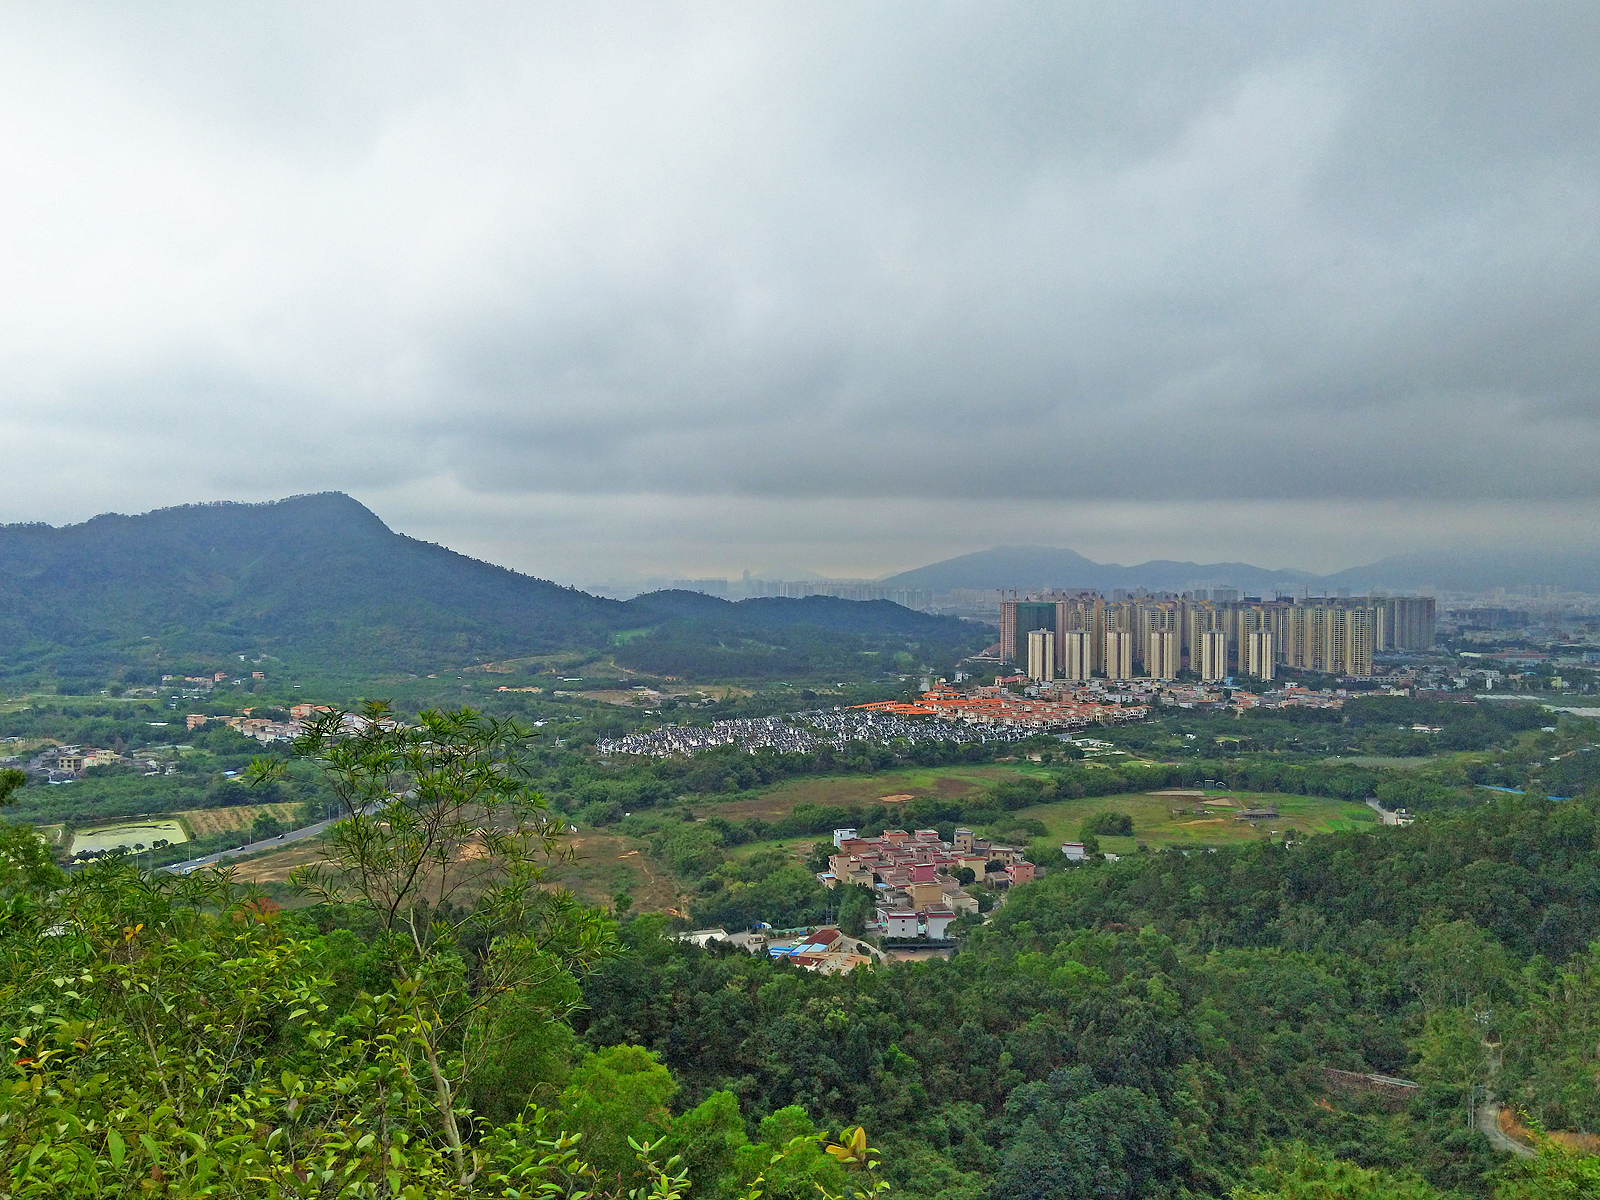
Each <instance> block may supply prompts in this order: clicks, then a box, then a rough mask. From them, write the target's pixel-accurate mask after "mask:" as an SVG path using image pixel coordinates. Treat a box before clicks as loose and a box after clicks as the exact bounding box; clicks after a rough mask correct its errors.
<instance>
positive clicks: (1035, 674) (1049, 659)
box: [1028, 629, 1056, 683]
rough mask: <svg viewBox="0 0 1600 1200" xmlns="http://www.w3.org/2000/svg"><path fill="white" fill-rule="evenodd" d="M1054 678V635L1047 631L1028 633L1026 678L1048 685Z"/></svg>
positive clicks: (1037, 630) (1036, 630) (1038, 630)
mask: <svg viewBox="0 0 1600 1200" xmlns="http://www.w3.org/2000/svg"><path fill="white" fill-rule="evenodd" d="M1055 677H1056V635H1055V634H1054V633H1052V632H1051V631H1050V630H1048V629H1031V630H1029V631H1028V678H1029V679H1033V680H1036V681H1039V682H1041V683H1049V682H1050V681H1051V680H1053V679H1054V678H1055Z"/></svg>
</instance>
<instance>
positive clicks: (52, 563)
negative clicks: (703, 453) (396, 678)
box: [0, 492, 981, 687]
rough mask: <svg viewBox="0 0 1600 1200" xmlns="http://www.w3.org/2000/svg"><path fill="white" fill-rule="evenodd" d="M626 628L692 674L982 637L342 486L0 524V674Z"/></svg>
mask: <svg viewBox="0 0 1600 1200" xmlns="http://www.w3.org/2000/svg"><path fill="white" fill-rule="evenodd" d="M623 630H629V631H640V630H649V631H650V632H649V633H648V634H647V635H646V636H644V637H643V638H638V637H636V638H635V639H634V641H633V642H630V643H629V644H630V645H632V646H634V650H633V653H634V655H635V656H636V657H640V658H647V657H652V656H651V655H650V654H649V653H648V651H649V649H650V648H651V647H656V648H657V650H658V651H659V652H658V653H655V654H654V655H653V657H654V658H659V659H661V661H663V662H667V663H669V664H671V665H673V666H677V667H680V668H682V669H680V670H676V671H672V672H670V673H672V674H689V675H692V674H701V675H703V674H704V673H705V671H706V670H711V669H718V670H725V671H726V672H727V673H731V674H739V673H740V672H739V671H738V670H736V669H735V668H737V667H739V665H740V660H741V659H742V658H743V657H747V656H748V654H755V655H756V656H757V657H759V658H760V661H761V663H762V664H763V665H764V667H765V668H767V669H771V670H774V671H777V672H778V673H780V674H784V673H793V674H800V673H804V671H802V670H797V669H796V668H797V667H799V668H809V669H811V670H824V669H827V668H828V667H829V666H830V665H831V664H832V663H833V661H834V660H835V659H836V658H838V656H839V655H840V654H856V653H858V652H859V651H860V650H861V648H862V647H863V646H864V645H867V642H873V644H874V645H875V644H876V641H882V640H883V639H884V638H885V637H887V638H888V639H889V641H890V642H892V643H893V646H892V647H890V648H891V652H892V651H893V650H894V649H898V648H899V647H900V646H901V645H903V644H904V642H905V640H906V639H912V640H913V641H920V642H922V643H926V644H930V645H933V644H936V645H939V646H941V647H942V646H945V645H949V646H959V645H963V644H964V641H963V639H966V640H970V638H971V634H970V627H965V626H962V625H961V623H959V622H955V621H950V620H947V619H943V618H934V617H927V616H923V615H922V614H918V613H913V612H911V611H910V610H908V609H904V608H901V607H900V606H898V605H893V604H888V603H880V604H852V603H850V602H848V601H837V600H826V599H820V600H819V599H817V598H814V599H811V600H806V601H798V600H770V601H755V602H746V603H744V604H737V605H735V604H729V603H727V602H726V601H720V600H714V599H712V598H711V597H708V596H699V595H694V594H690V593H660V594H657V595H654V596H646V597H641V598H640V599H638V600H635V601H632V602H629V603H626V604H624V603H620V602H618V601H614V600H606V599H602V598H600V597H597V596H591V595H589V594H587V593H585V592H580V591H578V590H576V589H574V588H568V587H562V586H560V585H558V584H555V583H551V582H549V581H547V580H543V579H536V578H533V577H531V576H528V575H523V574H520V573H518V572H516V571H512V570H508V569H507V568H505V567H498V566H494V565H493V564H490V563H486V562H481V561H479V560H477V559H473V558H468V557H467V556H466V555H463V554H457V553H455V552H454V551H452V550H448V549H446V548H445V547H443V546H437V545H433V544H431V543H428V542H422V541H418V540H417V539H415V538H410V537H406V536H404V535H403V534H399V533H396V532H394V531H393V530H391V529H389V528H388V526H386V525H385V524H384V523H383V522H382V521H381V520H379V518H378V517H377V516H376V515H375V514H373V513H372V512H371V511H369V510H368V509H367V508H365V507H363V506H362V505H361V504H360V503H358V502H357V501H355V500H353V499H351V498H350V497H349V496H345V495H342V494H339V493H336V492H334V493H323V494H320V495H311V496H296V497H292V498H290V499H287V500H280V501H277V502H275V503H268V504H234V503H217V504H199V505H187V506H184V507H180V508H168V509H161V510H159V511H156V512H151V513H145V514H143V515H140V516H120V515H116V514H108V515H105V516H99V517H95V518H94V519H93V520H90V521H86V522H84V523H83V524H81V525H71V526H65V527H61V528H55V527H52V526H49V525H44V524H26V525H7V526H0V674H4V675H7V676H11V677H17V676H24V675H31V674H35V673H37V672H40V671H41V670H43V671H45V672H47V673H49V674H53V675H54V676H56V677H57V678H58V679H61V680H63V681H69V682H70V681H71V680H73V679H79V680H84V681H93V682H94V686H96V687H98V686H99V681H104V680H106V679H109V678H112V677H113V676H116V675H117V674H118V673H119V672H125V671H126V670H127V668H128V667H130V666H136V667H142V668H144V669H146V670H147V671H148V670H151V669H154V668H155V667H156V666H157V665H158V664H160V665H164V666H165V668H166V669H168V670H170V669H172V667H173V666H174V665H179V666H181V664H183V663H184V662H185V661H195V662H204V661H206V660H207V659H209V660H211V661H213V662H214V661H216V660H218V659H221V658H225V657H231V656H233V655H237V654H245V655H248V656H250V657H251V658H254V657H257V656H258V655H260V654H263V653H264V654H270V655H273V656H274V657H276V658H278V659H280V660H283V661H284V662H287V663H290V664H294V665H296V666H299V667H302V668H309V669H311V670H314V671H317V672H319V673H335V674H341V675H346V676H350V677H367V676H373V675H381V674H385V673H392V672H404V671H415V672H424V671H435V670H440V669H443V668H447V667H455V666H462V665H467V664H471V663H474V662H481V661H485V660H493V659H500V658H509V657H516V656H522V655H533V654H541V653H548V652H551V651H555V650H564V649H575V648H590V647H606V646H609V645H610V644H611V642H612V638H613V636H614V635H615V634H616V633H618V632H620V631H623ZM658 635H659V636H660V637H662V638H664V639H665V645H666V648H665V649H661V648H660V647H661V643H659V642H657V641H656V639H657V637H658ZM863 638H865V639H867V642H864V641H863V640H862V639H863ZM874 639H876V641H874ZM980 640H981V639H980ZM702 645H712V646H716V647H718V649H717V652H716V653H715V654H713V655H711V656H710V658H705V657H704V656H701V655H699V653H698V648H699V647H701V646H702ZM867 648H868V649H869V650H871V649H872V646H870V645H868V646H867ZM747 651H748V653H747ZM702 659H703V660H704V661H702Z"/></svg>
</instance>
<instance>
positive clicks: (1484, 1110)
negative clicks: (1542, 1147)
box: [1478, 1100, 1533, 1158]
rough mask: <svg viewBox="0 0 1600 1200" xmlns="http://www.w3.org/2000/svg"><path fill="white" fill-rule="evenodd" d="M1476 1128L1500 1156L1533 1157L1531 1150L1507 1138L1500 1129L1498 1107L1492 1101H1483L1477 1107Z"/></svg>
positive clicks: (1513, 1139)
mask: <svg viewBox="0 0 1600 1200" xmlns="http://www.w3.org/2000/svg"><path fill="white" fill-rule="evenodd" d="M1478 1128H1479V1130H1481V1131H1482V1133H1483V1136H1484V1137H1486V1138H1488V1139H1489V1144H1490V1145H1491V1146H1493V1147H1494V1148H1495V1149H1496V1150H1498V1151H1500V1152H1501V1153H1502V1154H1515V1155H1516V1156H1517V1157H1518V1158H1532V1157H1533V1151H1532V1150H1531V1149H1529V1148H1528V1147H1527V1146H1524V1145H1523V1144H1522V1143H1521V1142H1519V1141H1517V1140H1516V1139H1515V1138H1511V1137H1507V1136H1506V1133H1505V1131H1504V1130H1503V1129H1501V1128H1500V1106H1499V1105H1498V1104H1496V1103H1495V1102H1494V1101H1493V1100H1485V1101H1484V1102H1483V1103H1482V1104H1481V1105H1479V1106H1478Z"/></svg>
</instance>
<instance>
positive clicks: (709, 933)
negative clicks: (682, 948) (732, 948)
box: [673, 929, 729, 947]
mask: <svg viewBox="0 0 1600 1200" xmlns="http://www.w3.org/2000/svg"><path fill="white" fill-rule="evenodd" d="M673 936H674V938H675V939H676V940H677V941H680V942H693V943H694V944H695V945H696V946H701V947H704V946H709V945H710V944H711V943H712V942H726V941H728V940H729V938H728V931H727V930H726V929H691V930H690V931H689V932H688V933H679V934H674V935H673Z"/></svg>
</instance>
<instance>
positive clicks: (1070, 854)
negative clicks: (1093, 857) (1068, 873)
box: [1061, 842, 1089, 862]
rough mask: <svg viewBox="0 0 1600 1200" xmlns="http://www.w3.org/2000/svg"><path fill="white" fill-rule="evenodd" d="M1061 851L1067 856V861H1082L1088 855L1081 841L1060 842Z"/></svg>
mask: <svg viewBox="0 0 1600 1200" xmlns="http://www.w3.org/2000/svg"><path fill="white" fill-rule="evenodd" d="M1061 853H1063V854H1065V855H1066V856H1067V861H1068V862H1082V861H1083V860H1084V859H1086V858H1088V857H1089V855H1088V853H1087V852H1086V851H1085V850H1084V848H1083V843H1082V842H1062V843H1061Z"/></svg>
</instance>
